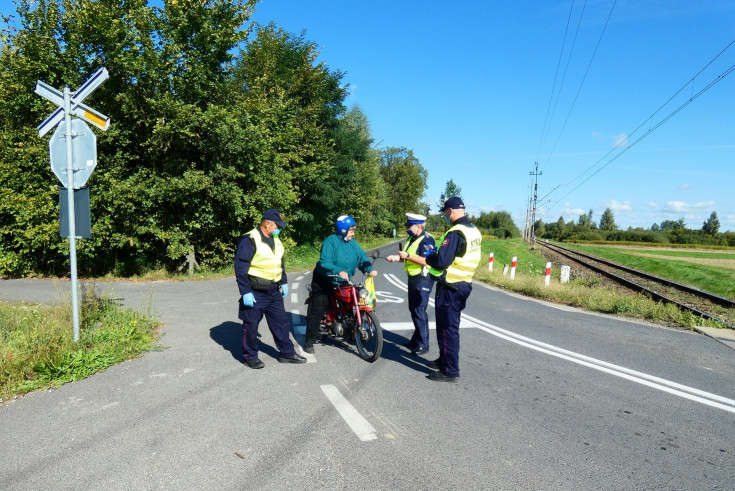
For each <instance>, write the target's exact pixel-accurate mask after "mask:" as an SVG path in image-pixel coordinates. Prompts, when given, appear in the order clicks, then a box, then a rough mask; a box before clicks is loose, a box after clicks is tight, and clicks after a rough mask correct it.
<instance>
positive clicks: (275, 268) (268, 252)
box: [248, 228, 283, 282]
mask: <svg viewBox="0 0 735 491" xmlns="http://www.w3.org/2000/svg"><path fill="white" fill-rule="evenodd" d="M248 235H249V236H250V237H251V238H252V239H253V241H255V254H254V255H253V259H252V260H251V261H250V269H249V270H248V274H249V275H251V276H257V277H258V278H263V279H265V280H268V281H274V282H278V281H281V275H282V273H283V270H282V268H281V259H282V258H283V244H281V241H280V240H278V238H276V237H273V242H275V244H276V250H275V251H274V250H273V249H271V247H270V246H269V245H268V244H266V243H265V242H263V238H262V237H261V236H260V232H259V231H258V229H257V228H254V229H253V230H251V231H250V232H248Z"/></svg>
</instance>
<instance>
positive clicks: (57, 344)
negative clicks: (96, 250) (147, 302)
mask: <svg viewBox="0 0 735 491" xmlns="http://www.w3.org/2000/svg"><path fill="white" fill-rule="evenodd" d="M159 325H160V323H159V322H157V321H155V320H153V319H152V318H151V317H150V316H147V315H144V314H141V313H139V312H136V311H133V310H128V309H123V308H121V307H119V306H118V305H116V304H115V303H113V302H111V301H108V300H105V299H101V298H98V297H97V296H96V295H95V293H94V291H93V290H91V289H90V290H86V291H85V292H83V294H82V295H81V296H80V329H79V331H80V333H79V334H80V336H79V338H80V339H79V342H78V343H74V341H73V333H72V328H71V326H72V320H71V309H70V307H69V306H68V305H63V306H62V305H30V304H25V303H8V302H0V404H2V403H3V402H7V401H9V400H11V399H12V398H13V397H17V396H20V395H23V394H25V393H28V392H31V391H34V390H38V389H46V388H51V387H58V386H60V385H62V384H65V383H67V382H73V381H75V380H81V379H83V378H86V377H88V376H90V375H92V374H93V373H96V372H98V371H100V370H104V369H106V368H108V367H110V366H112V365H114V364H116V363H120V362H122V361H125V360H129V359H132V358H135V357H136V356H138V355H140V354H141V353H143V352H145V351H148V350H150V349H151V348H153V347H154V343H155V342H156V339H157V338H158V335H159V332H158V327H159Z"/></svg>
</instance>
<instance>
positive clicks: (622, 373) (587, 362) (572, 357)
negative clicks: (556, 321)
mask: <svg viewBox="0 0 735 491" xmlns="http://www.w3.org/2000/svg"><path fill="white" fill-rule="evenodd" d="M383 276H385V277H388V276H392V275H383ZM388 281H390V282H391V283H393V284H394V285H396V286H398V287H400V288H407V286H404V283H402V282H400V281H399V280H398V279H397V278H395V277H392V278H388ZM378 301H380V299H378ZM432 306H433V305H432ZM462 319H464V320H467V321H470V322H472V323H473V324H475V325H476V327H477V328H478V329H480V330H482V331H485V332H487V333H488V334H492V335H493V336H497V337H499V338H502V339H505V340H507V341H511V342H513V343H516V344H519V345H521V346H525V347H527V348H531V349H533V350H536V351H539V352H542V353H546V354H548V355H551V356H556V357H557V358H562V359H564V360H568V361H571V362H574V363H577V364H579V365H584V366H586V367H589V368H594V369H595V370H599V371H601V372H605V373H608V374H610V375H615V376H616V377H620V378H623V379H626V380H630V381H632V382H635V383H638V384H641V385H645V386H648V387H651V388H654V389H657V390H660V391H663V392H668V393H669V394H673V395H676V396H679V397H682V398H684V399H689V400H691V401H694V402H699V403H701V404H705V405H707V406H711V407H715V408H718V409H722V410H724V411H728V412H731V413H735V400H733V399H728V398H726V397H722V396H719V395H717V394H712V393H711V392H705V391H703V390H699V389H695V388H694V387H689V386H687V385H682V384H679V383H676V382H672V381H670V380H666V379H663V378H659V377H655V376H653V375H649V374H647V373H643V372H638V371H635V370H631V369H629V368H625V367H621V366H619V365H614V364H612V363H608V362H606V361H602V360H598V359H596V358H591V357H589V356H585V355H582V354H580V353H575V352H574V351H568V350H565V349H563V348H559V347H557V346H554V345H551V344H547V343H543V342H541V341H537V340H535V339H531V338H528V337H525V336H521V335H520V334H516V333H514V332H511V331H508V330H506V329H502V328H500V327H498V326H494V325H492V324H489V323H487V322H484V321H481V320H479V319H475V318H474V317H472V316H469V315H467V314H462ZM473 327H474V326H473Z"/></svg>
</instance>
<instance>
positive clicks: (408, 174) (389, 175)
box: [380, 147, 428, 228]
mask: <svg viewBox="0 0 735 491" xmlns="http://www.w3.org/2000/svg"><path fill="white" fill-rule="evenodd" d="M381 161H382V165H381V168H380V173H381V175H382V176H383V180H384V181H385V183H386V185H387V187H388V190H389V194H388V210H389V212H390V214H391V218H392V221H393V224H394V226H395V227H396V228H400V227H401V226H402V225H403V223H404V222H405V216H404V214H405V213H416V212H417V211H418V210H419V209H420V208H421V207H422V203H421V198H422V197H423V195H424V191H425V190H426V187H427V184H426V182H427V179H428V173H427V172H426V169H424V167H423V166H422V165H421V163H420V162H419V159H418V158H416V157H415V156H414V154H413V150H410V149H407V148H395V147H389V148H385V149H383V150H382V151H381Z"/></svg>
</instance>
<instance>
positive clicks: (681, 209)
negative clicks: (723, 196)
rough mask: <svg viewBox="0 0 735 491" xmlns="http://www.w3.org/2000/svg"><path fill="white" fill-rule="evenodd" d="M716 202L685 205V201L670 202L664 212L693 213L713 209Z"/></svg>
mask: <svg viewBox="0 0 735 491" xmlns="http://www.w3.org/2000/svg"><path fill="white" fill-rule="evenodd" d="M714 207H715V202H714V201H699V202H697V203H684V202H683V201H669V202H667V203H666V205H665V206H664V207H663V209H662V211H665V212H667V213H692V212H696V211H700V210H708V209H713V208H714Z"/></svg>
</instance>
